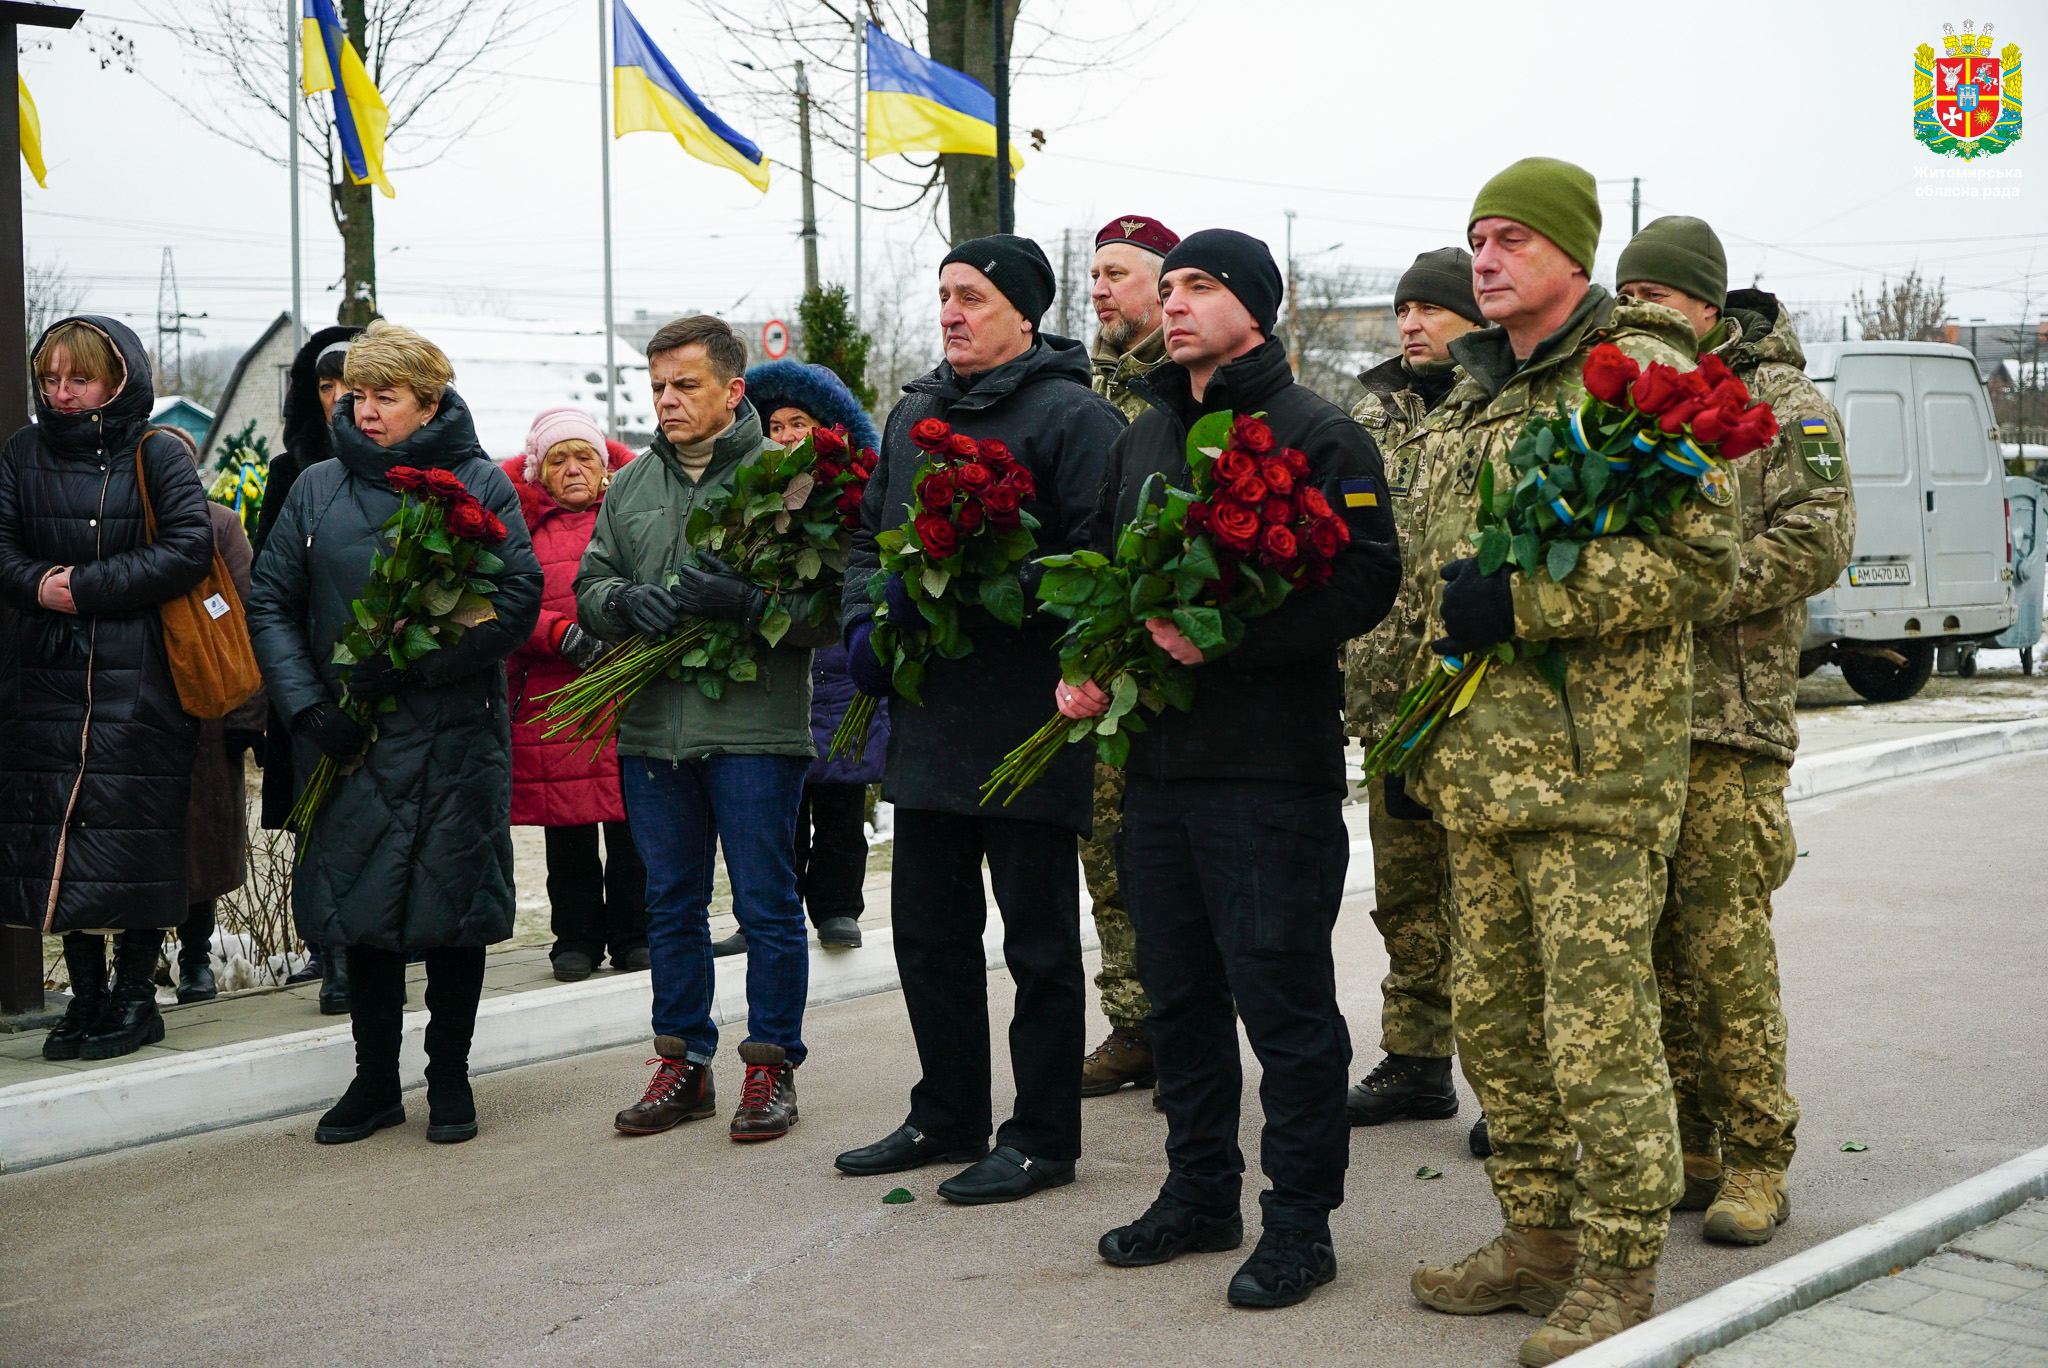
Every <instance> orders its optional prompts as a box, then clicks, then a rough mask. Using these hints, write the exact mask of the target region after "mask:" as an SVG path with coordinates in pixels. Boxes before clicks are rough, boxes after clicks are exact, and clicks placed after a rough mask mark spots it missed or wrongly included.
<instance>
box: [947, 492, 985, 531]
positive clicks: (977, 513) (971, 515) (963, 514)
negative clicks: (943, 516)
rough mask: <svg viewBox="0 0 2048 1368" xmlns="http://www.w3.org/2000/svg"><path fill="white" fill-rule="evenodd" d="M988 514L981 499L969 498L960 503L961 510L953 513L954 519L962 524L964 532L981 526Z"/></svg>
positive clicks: (961, 528) (961, 527)
mask: <svg viewBox="0 0 2048 1368" xmlns="http://www.w3.org/2000/svg"><path fill="white" fill-rule="evenodd" d="M984 516H986V506H985V505H984V504H983V503H982V502H981V500H979V499H969V500H967V501H966V502H965V503H963V504H961V505H960V511H959V512H957V513H955V514H954V515H953V521H954V522H956V523H958V524H959V525H960V530H961V531H962V532H972V531H973V530H974V529H975V528H977V527H980V526H981V520H982V518H983V517H984Z"/></svg>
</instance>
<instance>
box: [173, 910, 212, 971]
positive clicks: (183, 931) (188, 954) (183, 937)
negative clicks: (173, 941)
mask: <svg viewBox="0 0 2048 1368" xmlns="http://www.w3.org/2000/svg"><path fill="white" fill-rule="evenodd" d="M214 926H215V921H214V912H213V899H211V898H208V899H207V900H206V901H205V902H196V903H192V904H190V905H189V906H187V907H186V908H185V920H184V921H183V922H182V923H180V924H179V926H178V963H179V964H191V965H200V964H205V963H206V962H207V960H208V958H209V957H210V956H211V955H212V953H213V950H212V946H213V929H214Z"/></svg>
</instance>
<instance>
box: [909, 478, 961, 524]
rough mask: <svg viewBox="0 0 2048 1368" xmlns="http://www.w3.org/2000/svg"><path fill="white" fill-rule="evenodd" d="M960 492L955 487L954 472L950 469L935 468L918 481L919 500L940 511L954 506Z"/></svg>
mask: <svg viewBox="0 0 2048 1368" xmlns="http://www.w3.org/2000/svg"><path fill="white" fill-rule="evenodd" d="M958 493H959V491H958V490H956V489H955V488H954V487H953V473H952V472H951V471H949V470H934V471H933V472H932V473H931V474H929V475H927V476H925V477H924V478H923V479H922V480H919V481H918V482H917V501H918V502H919V503H920V504H923V505H924V506H925V507H926V508H929V509H933V510H936V511H937V512H940V513H944V512H946V511H947V510H948V509H950V508H952V506H953V500H954V498H955V497H956V496H957V495H958Z"/></svg>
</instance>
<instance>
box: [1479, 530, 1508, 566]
mask: <svg viewBox="0 0 2048 1368" xmlns="http://www.w3.org/2000/svg"><path fill="white" fill-rule="evenodd" d="M1508 541H1509V538H1508V534H1507V529H1506V528H1504V527H1489V528H1487V529H1486V530H1485V531H1484V532H1481V533H1480V534H1479V573H1480V574H1482V575H1490V574H1492V573H1493V572H1494V571H1496V570H1498V569H1500V568H1501V567H1502V566H1503V565H1506V564H1507V561H1508Z"/></svg>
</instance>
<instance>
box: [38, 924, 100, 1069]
mask: <svg viewBox="0 0 2048 1368" xmlns="http://www.w3.org/2000/svg"><path fill="white" fill-rule="evenodd" d="M64 967H65V968H66V969H68V970H70V971H71V1005H70V1006H69V1007H66V1008H65V1009H64V1019H63V1020H62V1021H59V1022H58V1023H57V1024H56V1025H55V1026H52V1027H51V1028H50V1033H49V1035H47V1036H45V1037H43V1058H45V1059H76V1058H78V1047H79V1043H80V1042H81V1041H83V1040H84V1039H85V1037H86V1036H87V1035H88V1034H89V1033H90V1032H91V1031H92V1029H93V1027H95V1026H97V1025H99V1020H100V1013H101V1012H103V1011H105V1010H106V1007H107V942H106V938H105V937H104V936H93V935H88V934H86V933H85V932H83V931H73V932H70V933H69V934H67V935H66V936H65V937H64Z"/></svg>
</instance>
